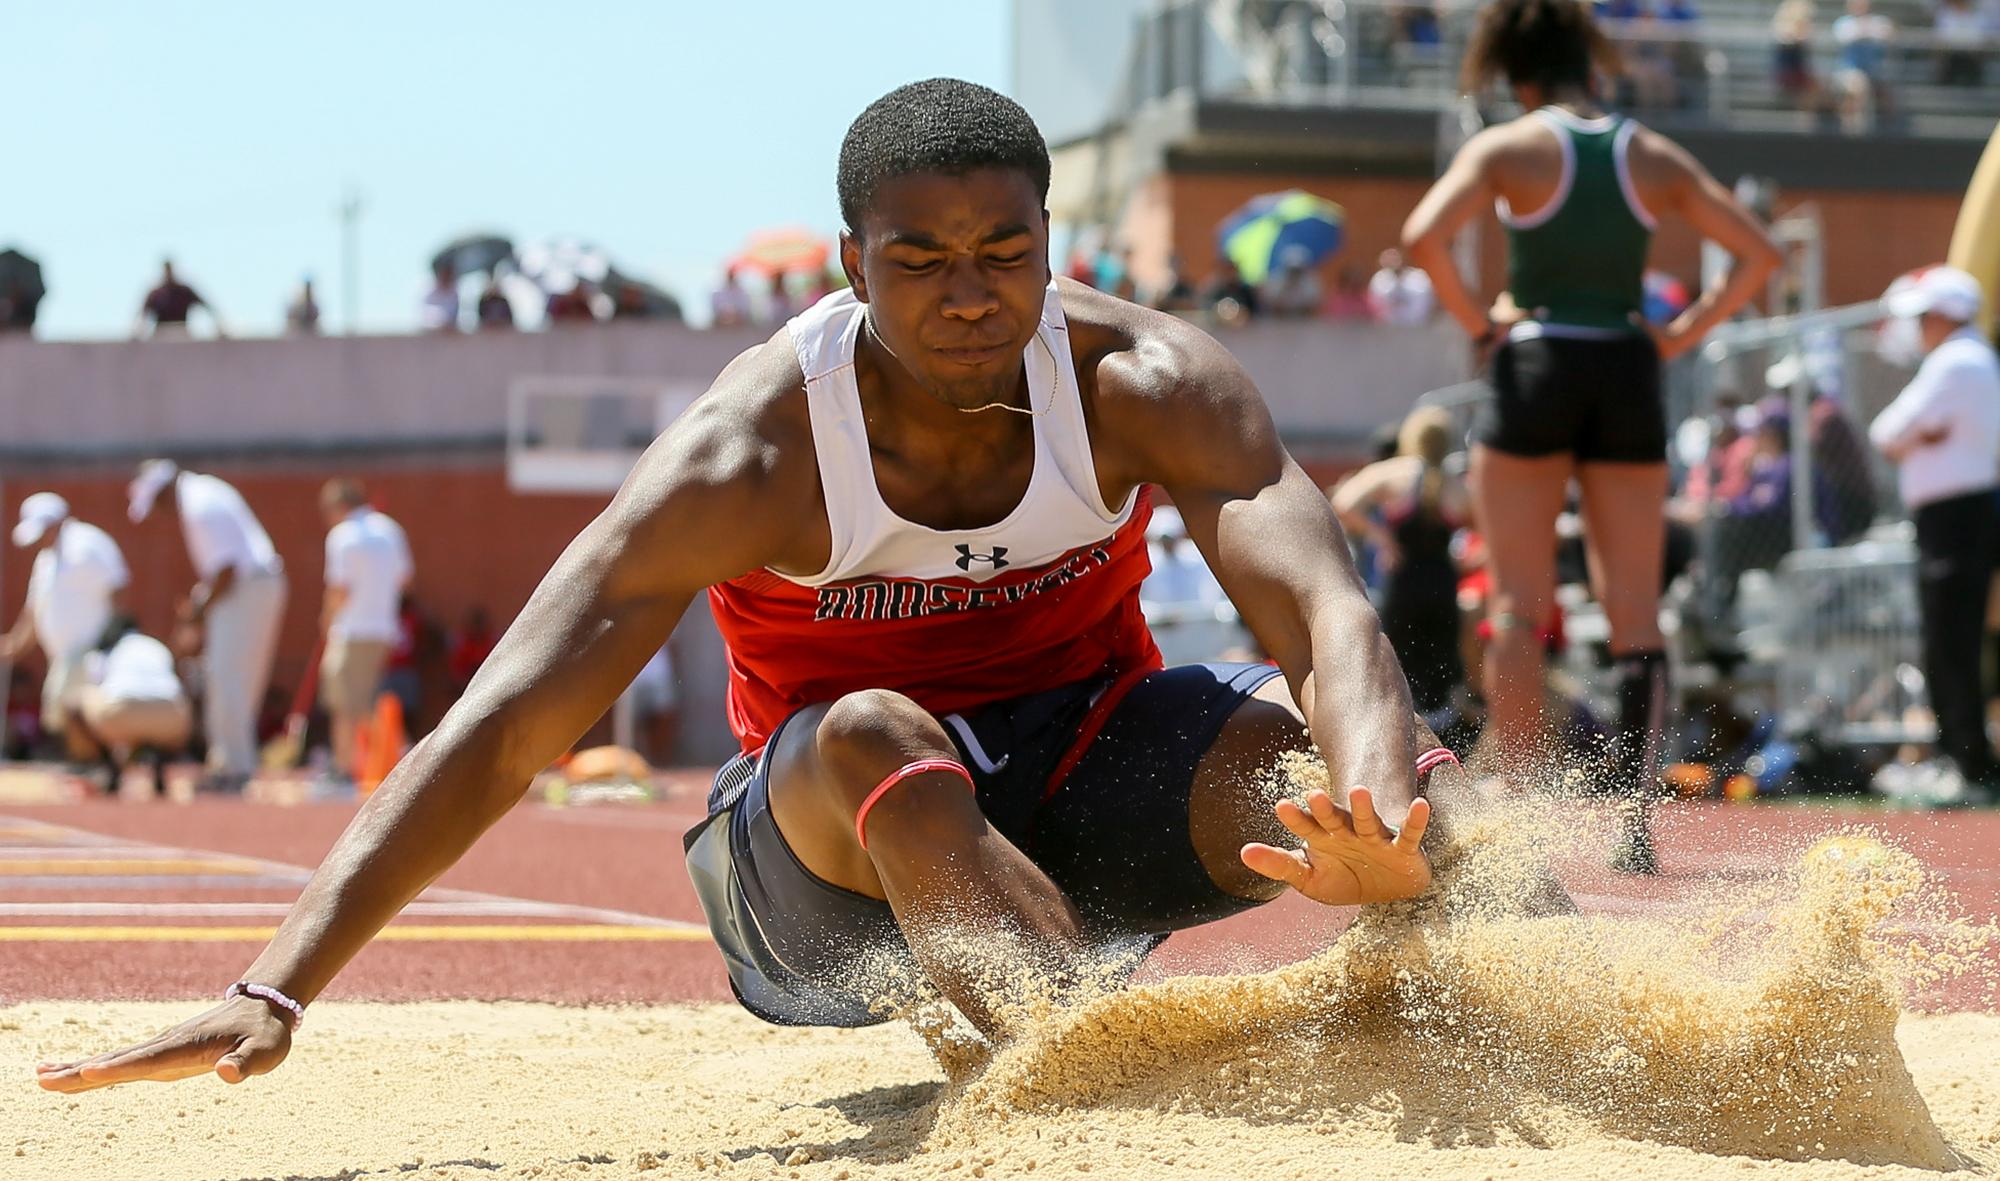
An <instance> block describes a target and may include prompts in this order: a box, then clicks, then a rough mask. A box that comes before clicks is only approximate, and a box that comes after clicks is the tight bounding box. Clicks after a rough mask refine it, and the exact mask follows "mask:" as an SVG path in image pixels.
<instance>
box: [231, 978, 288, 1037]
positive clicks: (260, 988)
mask: <svg viewBox="0 0 2000 1181" xmlns="http://www.w3.org/2000/svg"><path fill="white" fill-rule="evenodd" d="M239 996H248V997H256V998H257V999H258V1000H260V1001H263V1002H264V1003H265V1004H267V1005H270V1006H271V1007H273V1008H275V1009H280V1010H283V1011H284V1014H285V1022H286V1024H288V1025H290V1026H291V1027H292V1029H293V1030H294V1031H297V1029H298V1028H299V1026H301V1025H303V1024H305V1020H306V1007H305V1006H304V1005H302V1004H300V1003H299V1002H297V1001H295V1000H293V999H292V998H291V997H288V996H286V995H285V994H284V993H282V992H279V991H278V990H277V989H275V988H272V987H271V986H270V985H268V984H251V983H249V982H248V981H244V980H238V981H237V982H236V983H234V984H232V985H230V986H229V991H227V992H225V993H223V994H222V999H223V1000H226V1001H233V1000H235V999H236V998H237V997H239Z"/></svg>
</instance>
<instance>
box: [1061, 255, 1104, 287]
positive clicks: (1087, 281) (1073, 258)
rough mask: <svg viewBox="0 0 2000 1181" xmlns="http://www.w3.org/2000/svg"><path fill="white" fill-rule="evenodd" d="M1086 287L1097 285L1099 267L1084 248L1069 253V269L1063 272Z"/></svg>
mask: <svg viewBox="0 0 2000 1181" xmlns="http://www.w3.org/2000/svg"><path fill="white" fill-rule="evenodd" d="M1063 273H1064V274H1066V275H1068V276H1069V277H1070V278H1072V279H1074V280H1076V281H1077V282H1078V283H1081V284H1083V285H1084V286H1085V287H1095V286H1097V267H1096V265H1095V264H1094V263H1093V262H1092V261H1091V256H1090V255H1089V254H1088V253H1086V252H1085V251H1083V250H1080V249H1078V250H1072V251H1070V255H1069V269H1068V270H1066V271H1064V272H1063Z"/></svg>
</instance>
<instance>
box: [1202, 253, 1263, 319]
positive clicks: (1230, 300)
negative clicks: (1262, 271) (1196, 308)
mask: <svg viewBox="0 0 2000 1181" xmlns="http://www.w3.org/2000/svg"><path fill="white" fill-rule="evenodd" d="M1201 306H1202V309H1203V310H1204V311H1207V312H1208V313H1210V314H1211V315H1213V316H1214V317H1215V318H1216V319H1218V320H1220V321H1222V322H1223V323H1225V324H1241V323H1242V322H1244V321H1245V320H1249V319H1253V318H1255V316H1256V315H1257V289H1256V288H1255V287H1252V286H1250V284H1248V283H1246V282H1244V281H1243V272H1242V271H1239V270H1237V269H1236V262H1235V260H1233V259H1231V258H1230V257H1229V256H1228V255H1226V254H1225V255H1223V256H1222V258H1221V259H1220V260H1218V261H1217V262H1216V264H1215V274H1213V275H1210V276H1209V279H1208V282H1207V283H1204V284H1202V288H1201Z"/></svg>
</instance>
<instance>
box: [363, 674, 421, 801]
mask: <svg viewBox="0 0 2000 1181" xmlns="http://www.w3.org/2000/svg"><path fill="white" fill-rule="evenodd" d="M407 741H408V736H407V735H406V734H405V732H404V730H403V699H402V698H400V697H398V696H396V695H395V694H394V693H384V694H382V695H380V696H379V697H377V698H376V699H375V716H374V717H373V718H370V719H369V720H367V721H365V722H363V723H362V724H361V725H360V726H358V727H356V729H355V735H354V764H355V772H354V784H355V786H356V787H357V788H359V789H360V791H361V794H362V795H364V796H365V795H367V794H368V793H369V792H372V791H374V790H375V789H376V788H377V787H380V786H381V785H382V781H383V780H384V779H387V778H388V777H389V772H391V771H393V770H395V769H396V762H397V760H399V759H401V758H402V757H403V749H404V746H405V744H406V742H407Z"/></svg>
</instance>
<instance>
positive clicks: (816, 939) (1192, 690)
mask: <svg viewBox="0 0 2000 1181" xmlns="http://www.w3.org/2000/svg"><path fill="white" fill-rule="evenodd" d="M1277 673H1278V670H1277V669H1275V668H1272V667H1271V666H1269V665H1263V664H1193V665H1184V666H1182V667H1179V668H1171V669H1166V670H1163V671H1161V672H1156V673H1153V674H1151V675H1149V676H1147V677H1145V678H1143V679H1141V680H1140V681H1139V682H1138V683H1137V684H1135V685H1133V686H1132V688H1131V690H1130V692H1128V693H1127V694H1126V695H1125V697H1124V699H1123V700H1121V701H1119V702H1118V704H1117V705H1116V707H1115V708H1114V709H1113V710H1112V711H1111V713H1110V716H1109V717H1108V718H1107V719H1106V720H1105V721H1104V725H1103V729H1101V730H1100V731H1099V732H1098V734H1097V737H1096V738H1095V739H1094V740H1093V741H1091V743H1090V744H1089V745H1088V746H1087V747H1085V748H1084V751H1083V753H1082V756H1081V758H1080V759H1078V760H1077V761H1076V762H1075V763H1074V764H1073V766H1072V767H1071V769H1070V771H1069V773H1068V774H1067V775H1066V776H1064V777H1063V779H1062V781H1061V783H1060V785H1059V786H1058V788H1057V789H1056V790H1055V792H1054V793H1053V794H1048V793H1047V786H1048V784H1049V782H1050V780H1051V778H1052V776H1053V775H1054V773H1055V772H1056V771H1057V769H1058V768H1059V766H1060V765H1061V763H1062V762H1063V760H1064V757H1065V756H1066V755H1068V754H1069V753H1070V751H1071V748H1072V747H1074V746H1075V744H1076V739H1077V736H1078V733H1079V730H1080V727H1081V726H1082V725H1083V723H1084V719H1085V717H1086V715H1088V714H1089V713H1090V708H1091V706H1092V705H1093V704H1094V703H1095V702H1096V700H1097V698H1098V696H1099V695H1100V694H1102V693H1103V692H1104V691H1105V690H1106V688H1107V687H1108V685H1109V682H1106V681H1089V682H1083V683H1079V684H1076V685H1069V686H1065V687H1063V688H1061V689H1054V690H1050V691H1049V692H1046V693H1037V694H1033V695H1031V696H1028V697H1022V698H1017V699H1015V700H1012V701H1005V702H998V703H996V704H993V705H989V706H985V707H982V708H980V709H977V710H974V711H971V712H969V713H967V714H963V715H960V714H952V715H949V716H947V717H945V718H943V719H941V720H942V721H943V723H944V726H945V729H946V731H947V732H948V733H950V734H951V736H952V741H953V743H954V744H956V745H957V747H958V750H959V756H960V758H961V759H962V760H963V761H964V763H965V765H966V768H967V769H968V770H969V771H971V773H972V778H973V784H974V787H975V788H976V794H977V798H978V801H979V807H980V810H981V811H982V812H984V813H985V814H986V818H987V821H988V822H989V823H991V824H992V825H993V827H994V828H995V829H997V830H998V831H999V832H1000V833H1001V834H1002V835H1004V836H1005V837H1006V838H1007V839H1008V840H1009V841H1011V842H1013V843H1014V845H1015V846H1016V847H1018V848H1020V849H1021V850H1022V851H1023V852H1024V853H1026V854H1027V855H1028V857H1029V858H1030V859H1031V860H1033V861H1034V863H1035V864H1036V865H1038V866H1040V867H1041V869H1042V870H1043V872H1045V873H1047V874H1048V875H1049V878H1050V879H1051V880H1052V881H1054V882H1055V884H1056V885H1058V886H1060V887H1061V888H1062V889H1063V892H1064V893H1066V894H1068V895H1069V897H1070V899H1071V900H1072V901H1073V902H1074V903H1075V904H1076V907H1077V911H1078V913H1079V914H1080V915H1081V916H1082V918H1083V922H1084V927H1085V930H1086V931H1087V932H1088V933H1089V934H1090V935H1091V936H1092V937H1093V938H1094V940H1095V941H1097V942H1098V943H1099V944H1100V945H1101V946H1102V948H1103V950H1104V951H1105V952H1106V953H1107V954H1113V955H1115V954H1118V953H1123V952H1130V953H1133V954H1132V955H1131V957H1130V958H1131V959H1132V961H1133V962H1134V963H1136V961H1137V959H1138V958H1139V957H1140V956H1142V955H1143V954H1144V953H1145V952H1148V951H1150V950H1151V949H1152V948H1154V947H1157V946H1158V945H1159V944H1160V943H1161V942H1163V941H1164V940H1165V939H1166V936H1167V934H1168V933H1169V932H1171V931H1176V930H1179V929H1181V928H1183V927H1191V926H1196V925H1198V924H1201V923H1206V922H1211V921H1213V920H1216V919H1220V918H1225V917H1227V916H1229V915H1231V914H1235V913H1237V912H1238V911H1242V910H1246V909H1248V908H1250V907H1252V906H1255V905H1257V903H1256V902H1254V901H1252V900H1250V899H1246V898H1239V897H1237V896H1235V895H1232V894H1227V893H1224V892H1223V891H1222V890H1220V889H1218V888H1217V887H1216V885H1215V883H1214V882H1213V881H1212V880H1211V879H1210V878H1209V876H1208V872H1207V871H1206V870H1204V869H1203V868H1202V866H1201V862H1200V860H1199V859H1198V858H1197V857H1196V855H1195V850H1194V843H1193V840H1192V838H1191V837H1190V835H1189V832H1188V796H1189V793H1190V792H1191V790H1192V789H1193V787H1194V774H1195V765H1196V764H1197V763H1198V762H1200V760H1201V756H1202V755H1203V754H1205V753H1207V751H1208V748H1209V747H1210V746H1211V745H1213V743H1214V742H1215V738H1216V736H1217V735H1218V734H1219V733H1221V731H1222V726H1223V723H1224V722H1226V721H1227V720H1228V719H1229V716H1230V715H1231V714H1233V713H1235V712H1236V709H1237V707H1238V706H1240V705H1242V704H1243V702H1244V700H1245V699H1246V698H1248V697H1249V696H1250V695H1251V694H1253V693H1255V692H1256V691H1257V689H1258V687H1259V686H1261V685H1263V684H1264V682H1266V681H1268V680H1270V679H1271V678H1272V677H1274V676H1276V675H1277ZM782 729H783V727H782V726H780V727H779V730H780V731H782ZM777 737H778V735H777V733H776V732H774V733H773V734H772V736H771V741H770V742H768V743H766V745H765V748H764V749H765V751H767V752H768V751H769V750H771V749H772V747H773V746H775V744H776V741H777ZM768 771H769V768H768V766H767V764H766V762H765V760H764V758H763V756H762V755H761V754H760V755H757V756H747V755H746V756H739V757H738V758H736V759H735V760H733V761H731V762H730V763H729V764H728V765H727V766H725V767H723V768H722V770H721V771H720V772H718V773H717V775H716V777H715V787H714V790H713V791H712V792H711V793H710V796H709V817H708V819H707V820H705V821H703V822H702V823H701V824H700V825H697V826H696V827H695V828H694V829H693V830H692V831H690V832H689V833H688V834H687V837H686V839H685V840H686V846H687V865H688V873H689V875H690V876H691V877H692V878H693V879H694V883H695V893H696V894H697V895H698V896H699V897H700V898H701V903H702V909H703V910H704V911H705V912H706V913H707V915H708V922H709V928H710V930H711V931H712V932H713V933H714V936H715V942H716V946H717V947H718V948H719V949H720V950H721V952H722V957H723V961H724V963H725V964H726V965H727V967H728V969H729V982H730V986H731V987H732V988H733V989H734V991H735V993H736V996H737V999H738V1000H740V1001H741V1002H742V1003H743V1007H744V1008H746V1009H749V1010H750V1011H751V1012H752V1013H755V1014H757V1015H758V1016H759V1017H762V1018H764V1019H765V1020H766V1021H771V1022H775V1023H777V1024H780V1025H842V1026H856V1025H871V1024H874V1023H876V1022H878V1021H881V1020H882V1019H883V1018H882V1016H881V1015H880V1014H878V1013H876V1012H874V1011H872V1009H871V1006H872V1005H873V1003H874V1001H875V1000H876V999H877V998H878V997H879V996H880V995H882V986H883V984H884V982H885V981H887V980H888V979H890V978H891V977H892V976H894V975H895V974H897V973H898V972H900V971H903V970H905V969H906V968H908V967H910V966H911V965H912V961H911V959H910V953H909V947H908V945H907V944H905V943H904V942H903V936H902V932H901V931H900V930H899V929H898V928H897V926H896V919H895V915H894V914H893V913H891V911H890V909H889V904H888V903H886V902H883V901H880V900H878V899H874V898H869V897H867V896H866V895H863V894H856V893H854V892H853V891H851V890H845V889H842V888H841V887H839V886H835V885H832V884H830V883H828V882H825V881H822V880H820V879H819V878H817V877H815V876H813V874H812V873H811V872H810V871H808V870H807V869H806V867H805V866H804V865H803V864H801V863H800V861H799V860H798V858H797V857H796V856H795V855H794V854H793V853H792V850H791V848H790V847H789V846H787V845H786V844H785V840H784V837H783V836H781V835H780V834H779V832H778V826H777V822H776V821H775V820H774V819H773V818H772V816H771V803H770V796H769V783H768Z"/></svg>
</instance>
